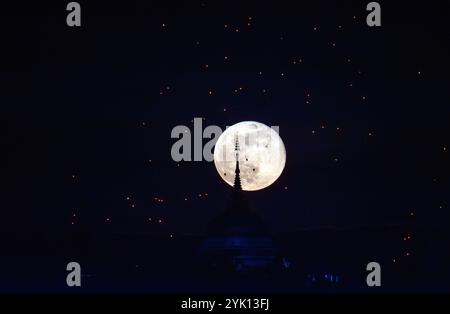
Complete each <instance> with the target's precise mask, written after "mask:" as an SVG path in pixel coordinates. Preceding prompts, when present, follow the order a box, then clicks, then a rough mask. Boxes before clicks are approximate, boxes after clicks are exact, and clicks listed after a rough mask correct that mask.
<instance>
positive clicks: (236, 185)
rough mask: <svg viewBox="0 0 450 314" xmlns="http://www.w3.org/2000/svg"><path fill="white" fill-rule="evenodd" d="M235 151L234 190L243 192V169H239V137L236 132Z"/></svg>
mask: <svg viewBox="0 0 450 314" xmlns="http://www.w3.org/2000/svg"><path fill="white" fill-rule="evenodd" d="M234 151H235V156H236V169H235V170H234V174H235V176H234V185H233V187H234V190H235V192H241V191H242V184H241V175H240V173H241V170H240V169H239V151H240V149H239V138H238V136H237V134H236V139H235V145H234Z"/></svg>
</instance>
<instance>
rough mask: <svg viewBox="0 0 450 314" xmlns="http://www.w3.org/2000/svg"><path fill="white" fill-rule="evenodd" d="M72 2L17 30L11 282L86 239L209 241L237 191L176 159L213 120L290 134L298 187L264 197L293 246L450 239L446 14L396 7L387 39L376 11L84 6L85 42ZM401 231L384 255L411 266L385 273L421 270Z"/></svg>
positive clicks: (339, 4) (17, 16) (20, 14)
mask: <svg viewBox="0 0 450 314" xmlns="http://www.w3.org/2000/svg"><path fill="white" fill-rule="evenodd" d="M66 2H68V1H66ZM66 2H64V1H63V2H61V3H60V5H54V6H50V5H45V4H43V3H41V2H39V3H35V4H32V5H30V6H27V7H25V6H24V7H20V6H19V5H11V7H9V6H6V8H5V9H3V10H2V13H1V14H2V18H1V20H2V22H1V23H2V24H1V25H0V26H1V29H2V33H3V35H2V38H3V39H2V48H1V49H2V50H3V52H2V55H3V57H2V61H3V62H2V63H4V65H2V67H1V69H0V85H1V88H0V104H1V115H0V117H1V122H2V126H3V127H6V130H5V131H2V133H3V134H2V135H3V136H2V138H3V139H2V150H1V151H2V155H3V157H6V161H5V162H3V166H4V167H2V168H4V169H3V170H2V179H3V180H2V181H4V184H5V185H4V186H5V187H4V188H3V193H5V194H4V196H3V197H2V200H1V201H0V208H1V211H0V228H1V230H0V233H1V234H2V238H3V239H2V241H5V243H7V245H6V247H7V250H6V252H7V253H5V254H6V255H7V256H9V262H10V263H11V264H13V262H14V261H15V260H16V259H17V260H19V259H20V256H23V255H27V253H26V252H27V250H28V246H34V244H33V245H31V244H30V242H28V241H27V239H30V238H37V239H40V238H42V239H48V238H50V239H53V238H58V237H64V235H65V234H67V233H71V232H75V231H76V230H80V228H81V229H82V230H89V232H90V233H93V234H124V235H127V236H139V235H141V234H146V235H152V236H155V237H158V238H167V239H175V238H179V237H183V236H186V235H201V234H202V233H203V232H204V229H205V227H206V226H207V224H208V222H209V221H210V220H211V219H212V218H213V217H214V216H215V215H217V214H218V213H219V211H220V210H222V209H223V204H224V202H225V200H226V199H227V198H228V197H229V194H230V191H231V187H229V186H228V185H227V184H225V182H223V181H222V179H221V178H220V176H219V175H218V174H217V172H216V169H215V167H214V163H211V162H206V161H201V162H183V161H182V162H179V163H177V162H175V161H173V160H172V158H171V155H170V152H171V147H172V145H173V144H174V143H175V142H176V139H172V138H171V136H170V134H171V130H172V129H173V128H174V127H175V126H177V125H186V126H188V127H189V128H190V129H191V132H193V123H192V121H193V119H194V118H197V117H199V118H203V127H207V126H209V125H218V126H220V127H221V128H222V129H225V127H226V126H230V125H233V124H235V123H237V122H240V121H246V120H254V121H259V122H262V123H264V124H266V125H269V126H271V125H278V126H279V128H280V136H281V138H282V139H283V141H284V144H285V146H286V151H287V162H286V167H285V169H284V172H283V174H282V175H281V177H280V178H279V179H278V180H277V181H276V182H275V183H274V184H273V185H272V186H270V187H268V188H266V189H264V190H261V191H258V192H249V193H246V194H247V195H246V196H247V198H248V199H249V201H250V202H251V204H252V207H253V208H255V210H256V211H257V212H258V213H259V214H260V215H261V217H263V218H264V219H265V221H266V222H267V223H268V225H269V226H270V228H271V229H272V231H273V232H274V233H275V234H289V233H295V232H297V231H301V230H321V229H322V228H337V229H344V230H354V229H355V228H381V229H380V230H383V229H382V228H386V227H389V226H402V225H404V224H411V223H412V224H414V226H415V228H416V229H418V230H421V236H422V237H426V236H427V234H433V235H435V234H436V232H437V234H438V235H439V237H441V236H443V237H444V238H445V237H447V236H448V222H449V221H450V214H449V205H450V203H449V201H450V200H449V188H450V181H449V174H450V167H449V161H450V160H449V151H448V148H449V145H450V139H449V134H450V126H449V117H450V107H449V105H450V96H449V93H448V91H449V82H450V80H449V74H448V73H449V66H448V65H449V62H448V57H449V56H450V49H449V48H450V47H449V40H450V36H449V35H450V34H449V31H448V30H449V27H448V24H447V23H448V21H449V12H450V9H449V6H448V3H445V1H433V2H426V3H421V4H420V5H413V4H410V3H409V2H399V3H397V4H393V3H391V2H392V1H389V2H387V1H380V4H381V8H382V26H381V27H368V26H367V24H366V16H367V11H366V5H367V3H368V2H369V1H307V2H305V1H296V2H289V3H288V2H287V1H286V2H281V1H267V2H263V1H239V2H238V1H235V2H233V1H197V0H193V1H184V2H181V1H180V2H170V1H153V2H148V1H115V2H111V1H98V2H97V1H96V3H95V4H94V3H92V1H80V4H81V7H82V26H81V27H80V28H76V27H75V28H70V27H68V26H67V25H66V23H65V20H66V15H67V11H66V10H65V6H66V4H67V3H66ZM2 129H3V128H2ZM207 141H208V140H207V139H206V140H204V143H206V142H207ZM3 193H2V194H3ZM401 230H403V231H404V233H403V234H398V235H397V234H396V235H395V236H392V239H390V238H389V237H386V236H385V237H383V241H387V242H390V244H392V243H395V248H396V249H395V250H394V251H392V250H391V251H389V252H387V253H386V254H385V256H383V257H382V258H384V260H386V261H394V260H395V262H397V263H399V262H401V260H403V259H405V257H411V258H414V257H415V254H419V253H420V252H417V250H416V247H415V243H414V241H416V235H415V234H414V232H413V231H412V230H408V228H404V229H401ZM403 231H402V232H403ZM408 236H409V238H407V239H406V240H405V239H403V238H404V237H408ZM357 237H358V236H357V234H356V235H355V238H357ZM430 239H432V238H430ZM433 239H434V238H433ZM419 240H420V239H419ZM293 241H294V242H293V243H295V239H293ZM422 241H424V243H428V242H427V241H433V240H426V239H422ZM442 243H446V242H445V241H442ZM36 245H37V247H42V251H45V252H47V251H49V250H50V249H48V243H47V242H45V241H42V242H39V244H36ZM61 245H62V244H61ZM360 245H362V246H363V245H364V243H360ZM380 245H383V244H382V243H381V244H380ZM52 247H53V246H52ZM55 247H56V248H55V249H52V250H51V251H52V253H51V254H50V255H52V256H54V255H55V256H59V257H62V256H61V255H63V254H62V253H60V254H59V253H58V252H59V250H58V245H56V246H55ZM8 248H9V250H11V251H10V253H8ZM35 249H36V247H35ZM441 249H442V251H448V247H447V248H445V247H438V246H436V247H433V248H432V249H430V251H427V253H426V254H427V258H429V260H427V263H426V266H424V267H433V265H434V264H435V263H437V264H439V263H442V261H440V259H441V258H442V256H444V257H445V258H447V259H448V255H447V253H443V252H439V253H436V254H437V255H436V257H434V256H433V253H435V252H436V250H437V251H440V250H441ZM36 250H38V249H36ZM8 254H9V255H8ZM423 254H425V253H423ZM430 254H431V255H430ZM31 255H33V254H31ZM37 255H38V254H37ZM64 257H65V256H64ZM62 267H63V268H64V265H63V266H62ZM447 273H448V272H447ZM2 288H3V289H6V290H7V288H5V287H2ZM447 288H448V286H447Z"/></svg>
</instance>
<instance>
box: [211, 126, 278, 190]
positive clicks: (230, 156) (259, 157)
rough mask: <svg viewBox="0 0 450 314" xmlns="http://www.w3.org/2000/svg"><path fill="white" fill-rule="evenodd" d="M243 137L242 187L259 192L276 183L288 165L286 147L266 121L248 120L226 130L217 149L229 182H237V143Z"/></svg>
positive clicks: (219, 169)
mask: <svg viewBox="0 0 450 314" xmlns="http://www.w3.org/2000/svg"><path fill="white" fill-rule="evenodd" d="M236 136H237V137H238V139H239V148H240V151H239V168H240V171H241V173H240V176H241V183H242V189H243V190H245V191H257V190H261V189H264V188H266V187H268V186H269V185H271V184H272V183H274V182H275V181H276V180H277V179H278V177H279V176H280V175H281V173H282V172H283V169H284V166H285V164H286V149H285V147H284V144H283V141H282V140H281V138H280V136H279V135H278V133H277V132H276V131H275V130H273V129H272V128H270V127H268V126H267V125H265V124H262V123H259V122H254V121H244V122H239V123H237V124H235V125H233V126H231V127H229V128H227V129H226V130H225V132H223V133H222V135H220V137H219V139H218V140H217V142H216V146H215V148H214V164H215V166H216V169H217V172H219V174H220V176H221V177H222V179H223V180H225V182H226V183H228V184H229V185H231V186H232V185H233V183H234V177H235V174H234V171H235V168H236V155H235V154H236V152H235V143H236Z"/></svg>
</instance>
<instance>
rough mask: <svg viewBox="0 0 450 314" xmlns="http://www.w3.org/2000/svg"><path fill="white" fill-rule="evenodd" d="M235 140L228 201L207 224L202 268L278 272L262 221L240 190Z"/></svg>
mask: <svg viewBox="0 0 450 314" xmlns="http://www.w3.org/2000/svg"><path fill="white" fill-rule="evenodd" d="M239 151H240V149H239V141H238V138H237V136H236V141H235V157H236V168H235V178H234V184H233V191H232V194H231V198H230V199H229V201H228V202H227V205H226V208H225V210H224V211H222V212H221V213H219V214H218V215H217V216H216V217H215V218H214V219H213V220H212V221H211V222H210V224H209V226H208V230H207V237H206V239H205V240H204V241H203V243H202V245H201V248H200V259H201V264H202V266H203V268H206V269H208V270H211V271H217V272H220V273H223V274H226V273H230V272H231V273H261V272H265V273H267V272H272V271H277V270H281V268H282V258H281V257H280V256H279V253H278V249H277V247H276V246H275V243H274V241H273V239H272V237H271V236H270V233H269V229H268V227H267V225H266V224H265V223H264V221H263V220H262V219H261V218H260V217H259V216H258V215H257V214H256V212H254V211H253V210H252V209H251V208H250V206H249V203H248V201H247V200H246V198H245V195H244V191H243V190H242V185H241V178H240V169H239Z"/></svg>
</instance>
